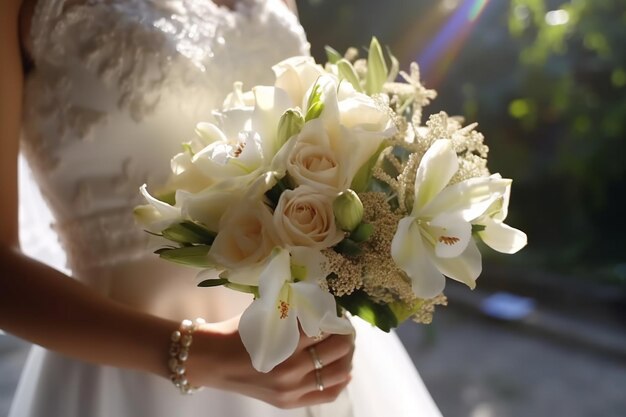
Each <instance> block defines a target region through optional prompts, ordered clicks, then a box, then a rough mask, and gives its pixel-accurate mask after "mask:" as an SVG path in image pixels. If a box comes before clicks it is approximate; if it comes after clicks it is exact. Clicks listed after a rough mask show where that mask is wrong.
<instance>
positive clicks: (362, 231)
mask: <svg viewBox="0 0 626 417" xmlns="http://www.w3.org/2000/svg"><path fill="white" fill-rule="evenodd" d="M373 233H374V226H373V225H371V224H369V223H361V224H360V225H358V226H357V228H356V229H354V231H353V232H352V233H350V239H351V240H353V241H355V242H357V243H361V242H365V241H366V240H367V239H369V238H370V236H372V234H373Z"/></svg>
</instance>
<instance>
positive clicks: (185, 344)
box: [168, 318, 205, 394]
mask: <svg viewBox="0 0 626 417" xmlns="http://www.w3.org/2000/svg"><path fill="white" fill-rule="evenodd" d="M204 323H205V321H204V320H203V319H200V318H198V319H196V320H195V321H191V320H183V321H182V322H181V323H180V328H179V330H175V331H173V332H172V337H171V342H172V343H171V345H170V359H169V362H168V368H169V370H170V371H171V372H172V373H171V374H170V380H171V381H172V382H173V383H174V385H175V386H176V388H178V389H179V390H180V393H181V394H193V393H194V392H196V391H198V390H199V388H197V387H194V386H192V385H191V384H190V383H189V381H188V380H187V377H186V375H185V373H186V371H187V369H186V368H185V362H186V361H187V359H188V358H189V349H190V348H191V343H192V342H193V332H194V331H195V330H196V329H197V328H198V327H199V326H201V325H203V324H204Z"/></svg>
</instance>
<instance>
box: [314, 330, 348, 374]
mask: <svg viewBox="0 0 626 417" xmlns="http://www.w3.org/2000/svg"><path fill="white" fill-rule="evenodd" d="M311 348H313V349H315V353H316V354H317V357H318V359H319V360H320V362H321V363H322V366H328V365H330V364H332V363H333V362H335V361H336V360H338V359H341V358H343V357H344V356H350V358H351V357H352V354H353V352H354V341H353V339H352V336H351V335H332V336H331V337H329V338H327V339H325V340H323V341H321V342H319V343H317V344H315V345H313V346H312V347H310V348H309V349H311ZM310 362H311V366H314V361H313V359H311V361H310Z"/></svg>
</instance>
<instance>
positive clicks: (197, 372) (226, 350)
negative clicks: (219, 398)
mask: <svg viewBox="0 0 626 417" xmlns="http://www.w3.org/2000/svg"><path fill="white" fill-rule="evenodd" d="M238 324H239V318H235V319H231V320H226V321H223V322H218V323H205V324H203V325H201V326H199V327H198V329H196V331H195V333H194V334H195V336H194V341H193V344H194V346H193V349H192V351H191V352H190V355H189V359H188V360H187V379H188V380H189V382H190V383H191V384H192V385H196V386H209V387H214V388H221V389H224V388H227V386H228V381H231V380H233V378H235V377H236V375H237V374H238V373H239V370H238V368H241V367H248V364H249V363H250V360H249V359H248V358H247V356H244V355H247V353H246V352H245V349H243V346H242V342H241V338H240V336H239V332H238Z"/></svg>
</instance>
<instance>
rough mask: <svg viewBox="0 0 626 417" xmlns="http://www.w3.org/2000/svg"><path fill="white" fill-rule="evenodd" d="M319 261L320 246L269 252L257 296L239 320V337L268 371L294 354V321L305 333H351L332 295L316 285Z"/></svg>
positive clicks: (296, 334) (257, 363)
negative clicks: (337, 309) (318, 247)
mask: <svg viewBox="0 0 626 417" xmlns="http://www.w3.org/2000/svg"><path fill="white" fill-rule="evenodd" d="M290 252H292V255H293V259H290ZM322 261H323V255H322V254H321V253H320V252H319V251H315V250H311V249H307V248H291V249H290V250H289V251H288V250H286V249H282V248H277V249H275V250H274V253H273V254H272V256H270V258H269V261H268V262H267V264H266V266H265V268H264V270H263V272H262V273H261V274H260V276H259V297H258V298H257V299H256V300H254V302H252V304H251V305H250V306H249V307H248V308H247V309H246V311H244V313H243V315H242V316H241V319H240V321H239V333H240V334H241V340H242V341H243V344H244V346H245V347H246V349H247V351H248V353H249V354H250V357H251V359H252V364H253V366H254V368H255V369H257V370H258V371H260V372H269V371H271V370H272V369H273V368H274V367H275V366H276V365H278V364H279V363H281V362H283V361H284V360H285V359H287V358H288V357H289V356H291V355H292V354H293V352H294V351H295V349H296V347H297V345H298V340H299V329H298V322H299V323H300V326H301V327H302V330H303V331H304V333H305V334H306V335H307V336H309V337H316V336H319V335H320V334H321V333H322V332H327V333H335V334H349V333H352V332H353V328H352V325H351V324H350V322H349V321H348V320H347V319H345V318H341V317H337V313H336V304H335V299H334V298H333V296H332V295H331V294H330V293H329V292H327V291H324V290H323V289H322V288H320V286H319V284H318V280H319V279H320V278H322V277H323V275H322V274H323V273H321V268H319V265H321V264H322ZM292 270H293V271H294V272H296V273H295V274H292ZM293 275H297V278H298V279H295V278H294V277H293Z"/></svg>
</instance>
